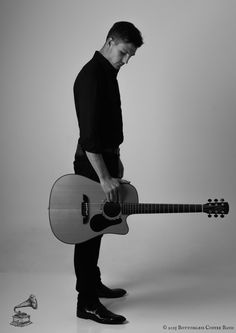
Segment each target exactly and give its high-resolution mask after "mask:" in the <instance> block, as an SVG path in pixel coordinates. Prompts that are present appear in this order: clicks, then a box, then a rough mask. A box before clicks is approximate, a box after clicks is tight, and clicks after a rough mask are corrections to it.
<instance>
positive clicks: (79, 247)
mask: <svg viewBox="0 0 236 333" xmlns="http://www.w3.org/2000/svg"><path fill="white" fill-rule="evenodd" d="M101 238H102V236H97V237H95V238H92V239H90V240H88V241H86V242H83V243H80V244H76V245H75V249H74V268H75V274H76V279H77V281H76V290H77V291H78V292H79V294H80V297H81V299H84V298H86V299H93V298H96V288H97V285H98V283H99V282H100V269H99V267H98V265H97V264H98V257H99V251H100V245H101Z"/></svg>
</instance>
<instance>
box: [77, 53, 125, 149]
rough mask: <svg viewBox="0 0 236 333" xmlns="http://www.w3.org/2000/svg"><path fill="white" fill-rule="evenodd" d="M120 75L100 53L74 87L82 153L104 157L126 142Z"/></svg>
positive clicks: (79, 76) (84, 70)
mask: <svg viewBox="0 0 236 333" xmlns="http://www.w3.org/2000/svg"><path fill="white" fill-rule="evenodd" d="M117 73H118V71H117V70H116V69H115V68H114V67H113V66H112V65H111V64H110V62H109V61H108V60H107V59H106V58H105V57H104V56H103V55H102V54H101V53H100V52H98V51H96V52H95V54H94V56H93V58H92V59H91V60H90V61H89V62H88V63H87V64H86V65H85V66H84V67H83V68H82V70H81V71H80V72H79V74H78V76H77V78H76V80H75V83H74V99H75V108H76V114H77V118H78V123H79V128H80V137H79V141H78V147H79V148H77V151H78V149H81V148H80V147H82V149H83V150H85V151H88V152H92V153H103V151H104V150H105V149H107V148H117V147H118V146H119V145H120V144H121V143H122V142H123V124H122V113H121V101H120V93H119V87H118V82H117V78H116V77H117Z"/></svg>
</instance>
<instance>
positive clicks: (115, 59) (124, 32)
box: [100, 21, 143, 70]
mask: <svg viewBox="0 0 236 333" xmlns="http://www.w3.org/2000/svg"><path fill="white" fill-rule="evenodd" d="M142 44H143V39H142V35H141V33H140V31H139V30H138V29H137V28H136V27H135V26H134V25H133V24H132V23H130V22H124V21H122V22H116V23H115V24H114V25H113V26H112V27H111V29H110V31H109V32H108V35H107V38H106V43H105V45H104V46H103V48H102V49H101V51H100V52H101V53H102V54H103V55H104V57H105V58H107V60H108V61H109V62H110V63H111V64H112V66H113V67H114V68H115V69H117V70H119V69H120V68H121V66H123V65H124V64H127V63H128V61H129V59H130V58H131V57H132V56H134V55H135V52H136V50H137V48H138V47H140V46H141V45H142Z"/></svg>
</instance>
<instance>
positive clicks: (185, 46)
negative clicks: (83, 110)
mask: <svg viewBox="0 0 236 333" xmlns="http://www.w3.org/2000/svg"><path fill="white" fill-rule="evenodd" d="M0 6H1V7H0V22H1V29H0V38H1V39H0V45H1V63H0V65H1V72H0V74H1V89H0V94H1V122H0V126H1V129H0V137H1V140H0V142H1V152H0V154H1V156H0V163H1V165H0V177H1V178H0V181H1V192H0V195H1V198H0V214H1V233H0V244H1V245H0V260H1V267H0V270H1V272H5V273H7V272H18V273H20V272H27V273H32V274H34V273H38V272H41V273H42V272H43V273H45V274H51V273H61V274H64V273H65V274H73V266H72V254H73V247H72V246H69V245H65V244H63V243H60V242H59V241H58V240H56V239H55V238H54V236H53V234H52V233H51V230H50V227H49V221H48V212H47V206H48V197H49V192H50V188H51V186H52V184H53V182H54V181H55V180H56V178H58V177H59V176H61V175H62V174H66V173H71V172H73V168H72V162H73V156H74V151H75V148H76V143H77V138H78V128H77V119H76V115H75V109H74V102H73V94H72V87H73V82H74V79H75V77H76V75H77V73H78V71H79V70H80V69H81V67H82V66H83V65H84V64H85V62H87V61H88V60H89V59H90V58H91V57H92V56H93V53H94V51H95V50H96V49H100V48H101V46H102V45H103V43H104V40H105V36H106V33H107V31H108V29H109V28H110V26H111V25H112V24H113V23H114V22H115V21H118V20H129V21H132V22H133V23H134V24H135V25H136V26H137V27H138V28H139V29H140V30H141V31H142V34H143V37H144V41H145V44H144V46H143V47H142V48H140V50H138V51H137V54H136V56H135V57H134V58H132V59H131V61H130V63H129V64H128V66H127V67H126V66H125V67H124V68H122V70H121V72H120V73H119V76H118V78H119V84H120V92H121V97H122V109H123V118H124V132H125V142H124V144H123V145H122V149H121V154H122V160H123V163H124V165H125V178H126V179H129V180H131V182H132V184H133V185H135V186H136V187H137V189H138V191H139V198H140V201H142V202H166V203H168V202H170V203H182V202H183V203H205V202H206V201H207V199H208V198H213V199H214V198H219V199H220V198H221V197H223V198H225V199H226V200H227V201H229V203H230V214H229V216H228V217H226V218H225V219H223V220H222V219H220V218H218V219H216V220H215V219H211V220H210V219H208V217H207V216H206V215H205V214H202V215H191V216H189V215H175V216H173V215H163V216H160V215H156V216H145V217H144V216H141V215H140V216H132V217H130V218H129V220H128V221H129V225H130V229H131V230H130V233H129V234H128V235H127V236H125V237H121V236H106V237H104V242H103V247H102V256H101V259H100V264H101V266H103V267H104V271H105V272H106V273H107V274H109V272H114V274H117V275H118V274H119V272H120V271H122V269H123V270H124V271H125V272H126V274H127V276H130V279H131V281H132V280H135V279H138V277H137V275H138V276H139V277H140V279H142V276H144V275H145V274H146V272H150V274H156V272H158V271H161V270H162V269H163V268H166V269H169V270H173V271H180V272H184V271H186V272H189V271H191V272H192V273H193V274H195V273H196V274H197V273H199V272H209V271H210V272H211V273H216V274H217V272H220V271H221V272H222V271H223V272H224V273H225V274H231V275H232V274H235V250H236V242H235V232H236V224H235V217H236V216H235V210H234V205H235V199H236V190H235V186H236V177H235V167H236V154H235V144H236V134H235V123H236V113H235V106H236V91H235V86H236V75H235V74H236V70H235V59H236V43H235V33H236V19H235V17H236V16H235V13H236V12H235V9H236V2H235V1H233V0H232V1H231V0H225V1H220V0H206V1H205V0H177V1H174V0H170V1H165V0H155V1H135V0H133V1H131V0H129V1H124V3H123V2H117V1H113V0H112V1H111V0H109V1H108V0H107V1H105V0H100V1H97V2H95V1H91V0H86V1H75V0H74V1H73V0H69V1H59V0H43V1H36V0H31V1H30V0H20V1H13V0H2V1H1V5H0ZM124 258H125V261H124V260H123V259H124ZM132 265H136V266H139V268H140V269H137V270H136V273H137V274H136V276H133V275H132ZM72 288H73V286H72ZM22 301H23V300H22Z"/></svg>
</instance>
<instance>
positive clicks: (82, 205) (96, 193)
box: [49, 174, 138, 244]
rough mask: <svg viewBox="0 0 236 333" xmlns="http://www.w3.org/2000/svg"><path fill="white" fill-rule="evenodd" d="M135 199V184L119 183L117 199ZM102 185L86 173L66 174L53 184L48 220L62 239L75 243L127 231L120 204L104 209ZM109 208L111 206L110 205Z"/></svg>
mask: <svg viewBox="0 0 236 333" xmlns="http://www.w3.org/2000/svg"><path fill="white" fill-rule="evenodd" d="M125 202H132V203H138V193H137V191H136V189H135V187H134V186H132V185H130V184H121V186H120V191H119V203H125ZM105 203H106V199H105V194H104V192H103V191H102V188H101V185H100V184H99V183H97V182H95V181H93V180H90V179H88V178H86V177H83V176H80V175H75V174H68V175H65V176H62V177H60V178H59V179H58V180H57V181H56V182H55V183H54V185H53V187H52V190H51V193H50V199H49V220H50V225H51V229H52V231H53V233H54V235H55V236H56V237H57V238H58V239H59V240H60V241H62V242H64V243H68V244H76V243H81V242H84V241H87V240H89V239H91V238H93V237H96V236H98V235H102V234H106V233H112V234H127V233H128V231H129V228H128V224H127V222H126V219H127V216H128V215H126V214H122V212H121V211H120V210H119V207H118V206H119V204H118V205H117V206H115V204H114V207H111V206H109V207H108V206H107V209H106V205H105ZM111 208H112V209H111Z"/></svg>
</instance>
